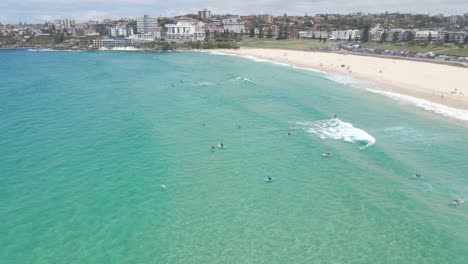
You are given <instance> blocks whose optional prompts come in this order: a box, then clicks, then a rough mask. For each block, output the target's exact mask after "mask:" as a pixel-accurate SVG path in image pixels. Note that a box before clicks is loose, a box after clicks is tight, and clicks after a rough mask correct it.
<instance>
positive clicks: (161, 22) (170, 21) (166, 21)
mask: <svg viewBox="0 0 468 264" xmlns="http://www.w3.org/2000/svg"><path fill="white" fill-rule="evenodd" d="M175 23H176V22H175V20H173V19H171V18H168V17H163V18H160V19H158V24H159V27H160V28H162V29H163V31H164V30H166V27H165V26H166V24H175ZM135 32H136V31H135Z"/></svg>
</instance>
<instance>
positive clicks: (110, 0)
mask: <svg viewBox="0 0 468 264" xmlns="http://www.w3.org/2000/svg"><path fill="white" fill-rule="evenodd" d="M204 8H207V9H209V10H211V11H212V14H227V13H231V14H239V15H251V14H261V13H268V14H272V15H275V16H277V15H282V14H283V13H287V14H288V15H304V14H305V13H308V14H310V15H313V14H319V13H341V14H346V13H355V12H365V13H382V12H385V11H388V12H401V13H418V14H426V13H430V14H431V15H436V14H439V13H442V14H444V15H462V14H464V13H468V1H466V0H451V1H447V2H445V3H441V2H440V1H437V0H422V1H418V0H404V1H403V0H396V1H392V2H384V1H365V0H355V1H344V0H330V1H325V0H309V1H306V0H290V1H288V2H287V4H286V3H285V2H284V1H279V0H258V1H246V0H238V1H235V2H234V1H223V0H217V1H213V0H200V1H188V0H175V1H171V2H168V1H161V0H100V1H96V0H81V1H76V2H66V3H64V2H63V1H60V0H23V1H13V0H4V1H1V2H0V10H1V11H0V22H2V23H4V24H5V23H12V24H15V23H18V22H19V21H26V22H29V23H42V22H44V21H53V20H54V19H59V18H73V19H75V20H77V21H87V20H102V19H105V18H111V19H118V18H122V17H131V18H136V17H139V16H142V15H143V14H148V15H151V16H177V15H184V14H196V13H197V11H198V10H202V9H204Z"/></svg>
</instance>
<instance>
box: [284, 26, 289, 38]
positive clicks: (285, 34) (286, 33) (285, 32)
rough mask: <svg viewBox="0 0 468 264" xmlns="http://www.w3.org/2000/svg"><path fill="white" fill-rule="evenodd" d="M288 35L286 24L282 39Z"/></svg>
mask: <svg viewBox="0 0 468 264" xmlns="http://www.w3.org/2000/svg"><path fill="white" fill-rule="evenodd" d="M288 37H289V28H288V26H284V31H283V39H287V38H288Z"/></svg>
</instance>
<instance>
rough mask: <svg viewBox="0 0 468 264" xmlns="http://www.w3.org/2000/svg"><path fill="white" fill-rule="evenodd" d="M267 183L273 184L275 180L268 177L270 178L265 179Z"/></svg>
mask: <svg viewBox="0 0 468 264" xmlns="http://www.w3.org/2000/svg"><path fill="white" fill-rule="evenodd" d="M265 181H266V182H271V181H273V178H272V177H268V178H266V179H265Z"/></svg>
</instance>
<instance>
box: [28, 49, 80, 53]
mask: <svg viewBox="0 0 468 264" xmlns="http://www.w3.org/2000/svg"><path fill="white" fill-rule="evenodd" d="M27 51H32V52H55V51H68V52H80V51H82V50H61V49H27Z"/></svg>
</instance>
